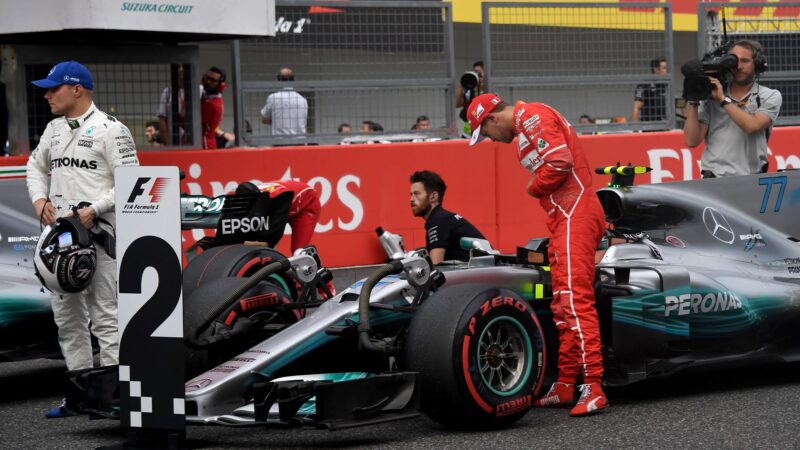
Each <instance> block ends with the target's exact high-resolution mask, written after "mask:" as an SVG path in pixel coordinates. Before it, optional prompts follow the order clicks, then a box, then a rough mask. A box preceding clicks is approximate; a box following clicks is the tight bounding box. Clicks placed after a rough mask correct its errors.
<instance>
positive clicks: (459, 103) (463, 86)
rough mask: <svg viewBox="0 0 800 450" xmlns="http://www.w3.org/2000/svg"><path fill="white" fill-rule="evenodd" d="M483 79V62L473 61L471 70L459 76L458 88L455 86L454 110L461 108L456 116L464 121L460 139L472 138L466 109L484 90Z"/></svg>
mask: <svg viewBox="0 0 800 450" xmlns="http://www.w3.org/2000/svg"><path fill="white" fill-rule="evenodd" d="M485 79H486V77H485V76H484V72H483V61H475V62H474V63H473V64H472V70H468V71H466V72H464V73H462V74H461V79H460V80H459V84H458V86H456V108H461V111H459V113H458V116H459V117H460V118H461V120H463V121H464V132H463V133H462V134H461V137H462V138H464V139H469V138H470V137H472V129H470V127H469V120H467V108H468V107H469V104H470V102H472V99H473V98H475V97H477V96H479V95H481V94H483V93H484V89H485V86H486V84H485V82H484V81H485Z"/></svg>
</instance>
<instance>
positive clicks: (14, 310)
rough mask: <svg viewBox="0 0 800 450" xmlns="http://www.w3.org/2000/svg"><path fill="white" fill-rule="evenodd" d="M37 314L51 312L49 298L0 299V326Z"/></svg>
mask: <svg viewBox="0 0 800 450" xmlns="http://www.w3.org/2000/svg"><path fill="white" fill-rule="evenodd" d="M37 314H48V315H49V314H51V309H50V301H49V299H48V300H38V299H36V300H34V299H18V298H16V299H0V326H6V325H10V324H13V323H16V322H22V321H25V320H30V319H31V317H33V316H35V315H37Z"/></svg>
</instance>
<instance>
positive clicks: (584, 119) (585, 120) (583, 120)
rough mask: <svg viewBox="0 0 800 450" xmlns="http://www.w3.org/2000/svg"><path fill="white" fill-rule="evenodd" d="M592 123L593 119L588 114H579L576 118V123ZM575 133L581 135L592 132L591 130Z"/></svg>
mask: <svg viewBox="0 0 800 450" xmlns="http://www.w3.org/2000/svg"><path fill="white" fill-rule="evenodd" d="M592 124H594V119H592V117H591V116H589V115H588V114H581V117H580V118H578V125H592ZM577 133H578V134H581V135H587V134H594V133H593V132H591V131H584V132H577Z"/></svg>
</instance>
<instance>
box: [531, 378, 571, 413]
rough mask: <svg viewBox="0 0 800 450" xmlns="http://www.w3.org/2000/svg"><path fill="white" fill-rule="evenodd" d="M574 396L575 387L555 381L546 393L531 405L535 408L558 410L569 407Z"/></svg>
mask: <svg viewBox="0 0 800 450" xmlns="http://www.w3.org/2000/svg"><path fill="white" fill-rule="evenodd" d="M574 396H575V385H574V384H572V383H562V382H561V381H556V382H555V383H553V385H552V386H551V387H550V390H549V391H547V394H545V395H543V396H541V397H539V398H538V399H536V401H535V402H534V403H533V405H534V406H535V407H537V408H560V407H563V406H570V405H572V403H573V399H574Z"/></svg>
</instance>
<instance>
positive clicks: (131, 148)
mask: <svg viewBox="0 0 800 450" xmlns="http://www.w3.org/2000/svg"><path fill="white" fill-rule="evenodd" d="M33 84H34V85H36V86H37V87H40V88H44V89H47V92H46V93H45V94H44V98H45V99H46V100H47V102H48V103H49V104H50V110H51V111H52V113H53V114H55V115H57V116H60V117H58V118H56V119H53V120H52V121H51V122H50V123H48V124H47V127H46V128H45V130H44V132H43V133H42V137H41V139H40V141H39V145H38V146H37V147H36V149H35V150H34V151H33V152H31V156H30V158H29V159H28V166H27V184H28V193H29V195H30V198H31V201H32V202H33V207H34V209H35V211H36V216H37V217H39V220H40V222H41V223H42V225H49V224H52V223H53V222H55V220H56V218H57V217H63V216H69V215H72V214H73V212H72V210H73V208H77V207H78V205H79V204H80V203H82V202H88V203H90V204H91V207H84V208H82V209H78V210H77V211H78V212H77V214H78V216H79V219H80V223H81V224H82V225H83V226H84V227H86V228H87V229H92V228H93V227H95V226H99V224H98V222H101V221H102V220H101V219H103V220H104V221H105V222H106V223H108V224H109V225H111V226H113V225H114V223H115V214H114V169H116V168H117V167H119V166H136V165H138V164H139V160H138V158H137V156H136V147H135V144H134V141H133V139H131V133H130V131H129V130H128V128H127V127H126V126H125V125H123V124H122V123H120V122H119V121H118V120H116V119H115V118H113V117H111V116H109V115H107V114H106V113H104V112H102V111H100V110H99V109H97V107H96V106H95V104H94V102H93V101H92V89H93V88H94V83H93V81H92V75H91V74H90V73H89V70H88V69H86V67H84V66H83V65H81V64H79V63H77V62H75V61H67V62H62V63H59V64H57V65H56V66H55V67H53V69H52V70H50V73H49V74H48V75H47V78H45V79H42V80H37V81H34V82H33ZM104 226H105V225H104ZM106 231H113V230H106ZM95 248H96V252H97V266H96V269H95V273H94V277H93V278H92V281H91V284H90V285H89V286H88V287H87V288H86V289H85V290H83V291H81V292H76V293H72V294H63V295H56V294H53V295H52V296H51V301H52V307H53V315H54V318H55V322H56V324H57V325H58V337H59V342H60V344H61V351H62V353H63V354H64V360H65V361H66V363H67V369H68V370H70V371H74V370H80V369H89V368H92V367H93V357H92V342H91V337H90V335H89V326H90V327H91V333H92V334H93V335H94V336H95V337H96V338H97V341H98V343H99V344H100V364H101V366H110V365H115V364H118V362H119V361H118V354H119V339H118V336H117V289H116V272H117V268H116V263H115V261H114V260H113V259H112V257H110V256H109V255H108V253H107V252H106V250H105V249H104V248H103V246H101V245H96V246H95ZM90 322H91V325H89V323H90ZM71 414H72V411H71V410H70V405H68V404H66V401H64V402H62V404H61V405H60V406H57V407H55V408H53V409H52V410H51V411H49V412H47V413H46V415H47V417H64V416H68V415H71Z"/></svg>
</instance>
